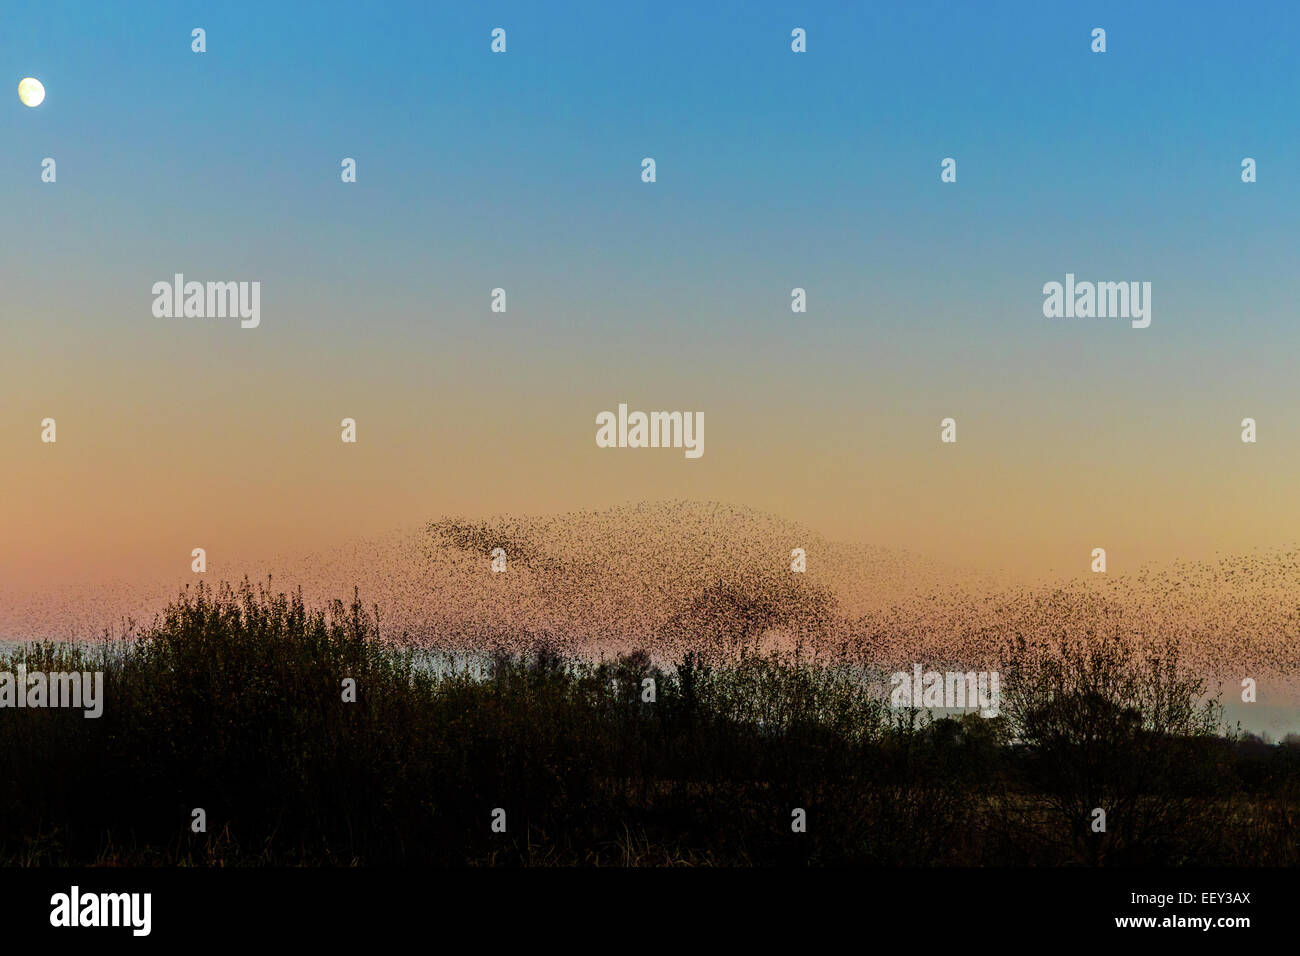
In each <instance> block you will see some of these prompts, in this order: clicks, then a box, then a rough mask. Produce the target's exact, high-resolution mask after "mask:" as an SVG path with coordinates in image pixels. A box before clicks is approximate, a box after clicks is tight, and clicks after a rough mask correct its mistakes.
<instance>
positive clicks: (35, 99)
mask: <svg viewBox="0 0 1300 956" xmlns="http://www.w3.org/2000/svg"><path fill="white" fill-rule="evenodd" d="M18 98H19V99H20V100H22V101H23V105H24V106H33V107H35V106H40V105H41V104H42V103H44V102H45V86H44V84H42V83H41V81H40V80H37V79H33V78H32V77H30V76H29V77H27V79H25V80H23V81H21V82H20V83H19V84H18Z"/></svg>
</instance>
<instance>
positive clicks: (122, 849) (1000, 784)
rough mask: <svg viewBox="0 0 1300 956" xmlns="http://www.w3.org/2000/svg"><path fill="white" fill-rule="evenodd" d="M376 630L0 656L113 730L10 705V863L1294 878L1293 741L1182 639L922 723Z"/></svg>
mask: <svg viewBox="0 0 1300 956" xmlns="http://www.w3.org/2000/svg"><path fill="white" fill-rule="evenodd" d="M377 633H378V629H377V626H376V623H375V620H374V618H373V617H371V616H369V615H368V614H367V613H366V612H365V611H364V609H363V607H362V605H361V603H360V602H359V601H356V600H354V602H353V603H352V605H351V606H350V607H347V606H344V605H343V604H342V603H340V602H336V603H335V604H334V606H333V607H331V608H329V609H326V610H321V611H313V610H310V609H308V608H306V607H304V605H303V603H302V600H301V599H300V598H297V597H286V596H284V595H272V594H269V593H266V592H264V591H261V590H256V591H255V590H254V589H253V588H251V587H250V586H248V585H247V584H245V585H244V587H243V588H241V589H239V590H238V591H231V590H229V589H224V590H221V591H219V592H213V591H212V590H210V589H204V588H200V589H199V590H198V591H197V592H195V593H187V594H184V595H182V596H181V597H180V598H179V599H178V600H177V601H176V602H174V603H173V604H172V606H171V607H170V608H169V610H168V611H167V613H166V614H165V615H164V616H163V617H162V618H161V619H160V620H159V621H158V622H156V623H155V624H154V625H153V626H152V627H150V628H148V629H147V630H146V631H145V632H144V633H143V634H141V635H140V636H139V638H138V639H136V640H133V641H130V642H105V643H104V644H103V645H94V646H80V647H78V646H73V645H49V644H45V645H33V646H32V647H30V648H28V649H26V650H23V651H19V652H17V653H15V654H13V655H11V656H10V657H9V658H8V659H6V660H2V661H0V671H13V670H15V669H16V668H17V666H18V665H19V664H20V663H21V664H24V665H25V666H26V668H27V670H28V671H29V672H30V671H45V672H61V671H74V670H75V671H87V670H89V671H94V670H103V671H104V672H105V692H104V696H105V704H104V712H103V716H102V717H100V718H98V719H86V718H85V717H84V716H83V714H82V712H81V711H80V710H72V709H46V710H35V709H26V710H15V709H4V710H0V781H3V782H2V783H0V862H2V863H5V864H8V865H61V864H86V863H106V864H160V865H175V864H198V865H258V864H308V865H317V864H324V865H355V864H363V865H368V864H409V865H420V864H433V865H461V864H470V865H493V864H495V865H510V864H555V865H568V864H578V865H586V864H605V865H675V864H699V865H737V864H739V865H769V864H778V865H843V864H863V865H900V864H901V865H995V864H1013V865H1020V864H1023V865H1081V864H1082V865H1141V864H1147V865H1196V864H1223V865H1295V864H1297V863H1300V834H1298V833H1297V824H1298V823H1300V745H1296V744H1295V743H1294V742H1288V743H1286V744H1283V745H1263V744H1261V743H1260V742H1259V741H1258V740H1257V739H1252V738H1242V737H1240V736H1239V735H1235V734H1230V733H1226V732H1225V729H1224V728H1223V727H1222V726H1221V724H1220V717H1221V711H1220V709H1219V708H1218V707H1217V704H1216V703H1215V702H1214V701H1208V702H1207V701H1206V697H1205V693H1204V690H1205V688H1204V686H1203V684H1202V682H1200V681H1198V680H1196V679H1193V678H1189V677H1188V676H1187V675H1186V674H1185V673H1183V672H1182V671H1181V670H1180V669H1179V666H1178V660H1177V647H1176V646H1175V645H1172V644H1171V645H1170V646H1168V647H1166V648H1163V649H1162V650H1161V652H1160V654H1159V655H1158V656H1152V655H1151V654H1150V653H1147V654H1144V655H1139V654H1138V653H1136V652H1135V651H1133V650H1132V649H1130V648H1127V647H1125V646H1124V645H1123V644H1122V643H1121V642H1118V641H1115V640H1113V639H1101V638H1096V637H1094V636H1090V635H1081V636H1072V637H1071V636H1065V637H1059V638H1058V639H1056V640H1054V641H1052V642H1050V643H1047V642H1041V643H1037V642H1033V641H1029V640H1020V641H1017V642H1014V643H1013V645H1012V646H1010V647H1008V648H1007V654H1006V661H1005V663H1004V664H1003V666H1002V682H1003V690H1002V708H1001V714H1000V716H998V717H995V718H983V717H980V716H977V715H974V714H971V715H968V716H964V717H962V718H960V719H955V718H945V719H938V720H929V719H927V718H925V717H923V715H921V714H919V713H917V712H915V711H907V710H895V709H891V708H890V706H889V701H888V700H887V699H882V698H881V696H880V694H879V693H878V691H875V690H872V689H870V688H868V687H867V686H866V685H864V683H863V682H862V681H860V680H856V679H854V678H853V676H852V672H851V671H850V670H848V669H847V668H825V667H814V666H809V665H807V664H803V663H800V662H798V661H797V660H796V659H794V658H793V657H781V656H761V657H760V656H756V655H746V654H740V655H737V656H734V657H733V658H732V659H730V660H728V661H726V662H722V661H720V660H717V659H712V660H706V659H705V658H704V657H701V656H698V655H687V656H686V657H685V658H684V659H682V660H681V661H679V662H677V663H676V665H675V666H673V667H671V668H666V669H659V668H657V667H655V666H652V664H651V663H650V660H649V659H648V658H647V657H646V656H645V655H641V654H634V655H629V656H624V657H621V658H619V659H617V660H614V661H612V662H607V663H592V662H586V663H584V662H575V661H571V660H564V659H562V658H560V657H558V656H556V655H554V654H552V653H549V652H547V651H546V650H545V649H542V648H534V649H532V650H528V651H526V652H518V651H516V652H514V653H509V654H508V653H504V652H502V653H499V654H498V655H497V656H496V658H495V659H494V661H493V663H492V665H491V666H490V667H489V668H488V671H487V674H486V675H485V676H481V677H471V676H468V675H464V674H459V675H453V676H446V675H443V676H439V675H436V674H434V673H433V672H431V671H430V670H429V669H428V668H427V667H424V666H421V663H420V660H419V658H418V657H417V655H416V653H415V652H413V651H410V650H404V649H400V648H394V647H392V646H391V645H386V644H384V643H381V642H380V641H379V640H378V639H377V636H376V635H377ZM345 678H352V679H354V680H355V681H356V686H357V699H356V702H355V703H350V702H344V700H343V681H344V679H345ZM646 678H652V679H653V680H654V681H655V700H654V701H653V702H647V701H645V700H644V699H643V697H644V695H645V693H644V692H645V686H646V685H645V684H644V681H645V680H646ZM195 808H203V810H204V811H205V814H206V822H207V831H206V832H204V833H195V832H193V831H192V829H191V820H192V816H191V813H192V811H193V810H194V809H195ZM496 808H501V809H503V810H504V811H505V826H506V831H505V832H504V833H497V832H493V829H492V820H493V811H494V809H496ZM796 808H799V809H801V810H803V811H804V813H805V815H806V832H793V831H792V820H793V819H794V817H793V816H792V813H793V811H794V810H795V809H796ZM1098 808H1100V809H1101V810H1104V812H1105V831H1104V832H1096V831H1095V829H1094V820H1095V818H1096V817H1095V811H1096V810H1097V809H1098Z"/></svg>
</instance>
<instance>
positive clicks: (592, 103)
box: [0, 2, 1300, 586]
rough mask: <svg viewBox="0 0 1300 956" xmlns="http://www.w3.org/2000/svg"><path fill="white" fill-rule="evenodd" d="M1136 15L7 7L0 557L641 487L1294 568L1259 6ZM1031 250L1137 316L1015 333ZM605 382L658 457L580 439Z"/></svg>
mask: <svg viewBox="0 0 1300 956" xmlns="http://www.w3.org/2000/svg"><path fill="white" fill-rule="evenodd" d="M704 6H708V7H711V8H712V9H709V10H705V9H701V7H704ZM1133 6H1135V5H1133V4H1127V3H1090V4H1056V3H1053V4H1043V3H1035V2H1016V3H992V4H953V3H937V2H936V3H915V4H914V3H908V4H892V5H875V4H873V5H868V4H848V3H842V4H841V3H823V4H783V3H765V2H760V3H754V2H745V3H728V4H708V5H705V4H690V3H655V4H636V5H633V4H621V3H620V4H613V3H586V4H556V5H550V4H548V5H544V6H543V5H540V4H536V3H493V4H484V5H475V8H474V9H472V10H470V11H468V12H466V11H463V10H451V9H440V8H438V6H437V5H435V4H427V3H382V2H380V3H375V4H342V3H330V2H324V3H315V4H312V5H310V7H307V6H303V5H293V6H290V5H287V4H286V5H271V4H265V3H253V2H230V3H221V4H199V3H191V4H186V3H144V2H141V3H126V2H115V3H105V4H102V5H95V6H93V7H92V6H88V5H86V4H78V3H59V2H52V3H42V4H39V5H14V4H11V5H8V6H7V8H6V10H5V12H4V13H3V15H0V63H3V64H4V65H5V70H4V71H3V75H2V76H0V80H2V82H3V89H0V92H3V91H7V92H6V93H4V97H3V99H0V210H3V224H4V243H3V248H4V253H3V255H0V391H2V393H3V397H4V401H3V403H2V404H0V447H2V448H3V449H4V458H3V468H2V469H0V578H3V579H4V580H5V581H6V582H11V583H18V584H22V585H32V586H39V585H41V584H43V583H49V582H54V581H61V580H67V579H70V578H95V577H97V576H103V575H114V576H117V575H128V576H129V575H131V574H135V573H145V572H148V573H157V572H159V571H177V572H184V571H186V570H188V565H189V561H190V550H191V549H192V548H194V547H199V546H202V547H205V548H207V549H208V552H209V555H210V560H211V561H213V563H214V566H218V562H219V560H220V556H221V555H223V554H241V555H244V554H254V553H264V552H270V551H284V550H288V549H312V548H317V547H324V546H328V545H330V544H332V543H337V542H342V541H347V540H349V539H351V538H353V537H356V536H361V535H368V534H374V533H379V532H383V531H385V530H387V529H390V528H393V527H395V526H401V525H409V524H414V523H419V522H423V521H425V520H427V519H431V518H436V517H439V516H442V515H447V514H460V515H468V516H477V515H490V514H499V513H512V514H547V513H554V512H562V511H569V510H574V509H588V508H604V507H608V506H611V505H616V504H622V503H625V502H628V501H639V500H659V499H682V498H685V499H708V500H719V501H725V502H734V503H736V504H742V505H746V506H750V507H754V508H759V509H763V510H765V511H770V512H773V513H775V514H778V515H780V516H782V517H784V518H789V519H792V520H796V521H800V522H804V523H806V524H808V525H810V526H811V527H813V528H816V529H817V530H819V531H820V532H822V533H823V534H825V535H827V536H830V537H833V538H836V539H840V540H846V541H862V542H868V543H871V544H877V545H884V546H889V547H900V548H908V549H911V550H914V551H917V552H920V553H923V554H927V555H931V556H933V557H936V558H942V559H946V560H953V561H958V562H962V563H967V564H970V565H973V566H976V567H980V568H986V569H997V568H1002V569H1007V570H1009V571H1013V572H1015V573H1017V574H1025V575H1037V574H1061V575H1074V574H1086V573H1087V571H1088V562H1089V559H1090V551H1091V549H1092V548H1094V547H1098V546H1102V547H1105V548H1107V551H1108V554H1109V559H1110V568H1111V570H1112V571H1125V570H1131V569H1133V568H1136V567H1137V566H1138V565H1139V564H1140V563H1142V562H1147V561H1164V560H1168V559H1172V558H1199V557H1203V556H1209V555H1212V554H1213V553H1214V552H1216V551H1246V550H1250V549H1255V548H1263V549H1271V548H1280V547H1285V546H1288V545H1291V544H1294V543H1295V541H1296V540H1297V538H1298V537H1300V534H1297V529H1300V495H1297V493H1296V489H1295V486H1296V476H1297V474H1300V402H1298V401H1297V393H1298V391H1300V373H1298V372H1297V352H1298V351H1300V331H1297V321H1296V302H1297V300H1298V299H1300V269H1298V268H1297V266H1296V262H1295V258H1296V242H1295V236H1296V228H1297V223H1298V222H1300V122H1298V121H1297V115H1298V114H1297V108H1296V104H1297V103H1298V102H1300V71H1297V69H1296V51H1295V42H1296V37H1297V36H1298V35H1300V33H1298V32H1297V28H1298V27H1300V7H1297V6H1295V5H1294V4H1290V3H1266V4H1256V5H1252V6H1251V7H1250V8H1249V10H1247V11H1241V10H1238V9H1236V8H1234V7H1232V6H1231V5H1229V4H1219V3H1213V4H1212V3H1194V2H1193V3H1160V4H1142V5H1141V9H1130V8H1131V7H1133ZM1261 24H1264V25H1265V26H1264V27H1263V28H1262V27H1261ZM194 27H203V28H205V29H206V31H207V45H208V52H207V53H205V54H202V55H197V54H194V53H192V52H191V51H190V31H191V29H192V28H194ZM494 27H503V28H505V29H506V30H507V31H508V52H507V53H506V54H505V55H493V54H492V53H490V51H489V42H490V36H489V34H490V31H491V30H492V29H493V28H494ZM794 27H803V28H804V29H806V30H807V34H808V52H807V53H806V54H802V55H796V54H794V53H792V52H791V50H790V31H791V30H792V29H793V28H794ZM1094 27H1104V28H1105V29H1106V31H1107V46H1108V51H1107V52H1106V53H1105V54H1094V53H1092V52H1091V50H1090V43H1091V38H1090V34H1091V31H1092V29H1093V28H1094ZM25 76H34V77H36V78H38V79H40V80H41V81H42V82H43V83H44V84H45V86H46V89H47V92H48V96H47V99H46V101H45V103H44V104H43V105H42V106H40V107H39V108H37V109H28V108H26V107H24V106H23V105H22V104H21V103H20V102H19V101H18V98H17V95H16V88H17V84H18V81H19V80H20V79H22V78H23V77H25ZM47 156H48V157H53V158H55V159H56V161H57V163H58V181H57V183H55V184H46V183H42V182H41V179H40V172H41V161H42V159H43V158H44V157H47ZM646 156H651V157H654V158H655V160H656V162H657V167H658V169H657V173H658V181H657V182H656V183H654V184H649V185H648V184H645V183H642V182H641V178H640V172H641V160H642V158H643V157H646ZM949 156H951V157H955V158H956V159H957V163H958V181H957V183H955V184H944V183H941V182H940V178H939V174H940V161H941V160H942V159H943V158H944V157H949ZM1248 156H1249V157H1253V158H1254V159H1255V160H1256V161H1257V163H1258V182H1256V183H1254V184H1244V183H1243V182H1242V181H1241V177H1240V172H1241V161H1242V159H1243V157H1248ZM343 157H354V158H355V159H356V160H357V164H358V182H357V183H356V184H349V185H345V184H343V183H341V182H340V178H339V172H340V166H339V164H340V160H341V159H342V158H343ZM177 272H182V273H184V274H185V276H186V277H187V279H195V280H200V281H206V280H214V281H215V280H257V281H260V282H261V283H262V318H261V326H260V327H259V328H257V329H255V330H244V329H241V328H240V327H239V323H238V321H237V320H233V319H158V318H155V317H154V316H153V315H152V312H151V304H152V301H153V296H152V294H151V291H150V290H151V287H152V285H153V283H154V282H157V281H160V280H166V281H169V280H170V279H171V277H172V276H173V274H174V273H177ZM1067 272H1073V273H1075V274H1076V276H1078V278H1079V279H1080V280H1116V281H1119V280H1125V281H1128V280H1136V281H1149V282H1151V284H1152V305H1153V312H1152V322H1151V326H1150V328H1147V329H1143V330H1138V329H1133V328H1130V327H1129V324H1128V322H1126V321H1123V320H1116V319H1046V318H1044V317H1043V314H1042V302H1043V294H1042V287H1043V284H1044V283H1046V282H1050V281H1062V280H1063V279H1064V276H1065V274H1066V273H1067ZM796 286H799V287H803V288H805V289H807V293H808V312H807V313H806V314H803V315H796V314H793V313H792V312H791V310H790V290H791V289H792V288H793V287H796ZM495 287H503V288H505V289H506V291H507V295H508V303H509V311H508V312H507V313H506V314H504V315H500V314H495V313H493V312H491V311H490V309H489V301H490V292H491V290H492V289H493V288H495ZM620 402H625V403H627V404H628V405H629V406H630V407H631V408H633V409H643V410H660V409H665V410H671V409H676V410H690V411H702V412H704V416H705V421H706V428H705V454H704V456H703V458H701V459H699V460H688V459H686V458H685V457H684V456H683V454H682V453H681V451H673V450H638V451H633V450H618V451H613V450H608V449H599V448H597V447H596V444H595V440H594V438H595V431H596V427H595V416H596V414H597V413H598V412H600V411H603V410H606V409H611V410H612V409H616V408H617V406H618V404H619V403H620ZM47 416H48V417H53V418H55V419H56V420H57V422H58V442H57V444H55V445H45V444H42V443H41V441H40V422H41V420H42V419H43V418H45V417H47ZM947 416H951V417H954V418H955V419H956V420H957V423H958V442H957V444H956V445H945V444H941V443H940V441H939V432H940V428H939V423H940V420H941V419H942V418H944V417H947ZM1247 416H1249V417H1253V418H1255V419H1256V420H1257V421H1258V424H1259V442H1258V444H1255V445H1247V444H1243V443H1242V442H1241V440H1240V422H1241V420H1242V418H1244V417H1247ZM344 417H352V418H355V419H356V420H357V423H358V433H359V439H360V440H359V442H358V444H356V445H345V444H343V443H342V442H341V441H340V439H339V433H340V429H339V422H340V420H341V419H342V418H344Z"/></svg>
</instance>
